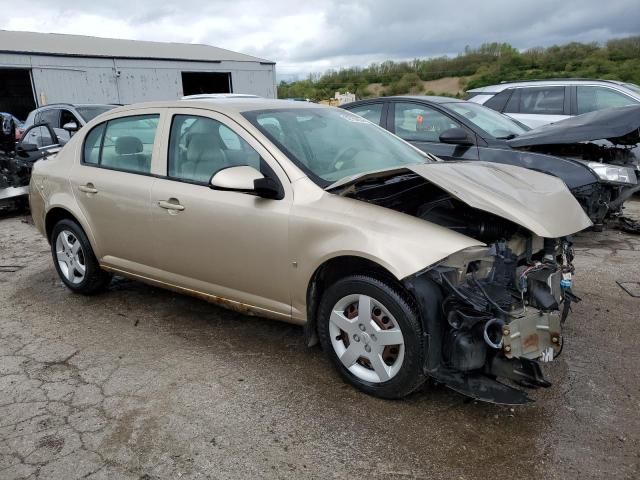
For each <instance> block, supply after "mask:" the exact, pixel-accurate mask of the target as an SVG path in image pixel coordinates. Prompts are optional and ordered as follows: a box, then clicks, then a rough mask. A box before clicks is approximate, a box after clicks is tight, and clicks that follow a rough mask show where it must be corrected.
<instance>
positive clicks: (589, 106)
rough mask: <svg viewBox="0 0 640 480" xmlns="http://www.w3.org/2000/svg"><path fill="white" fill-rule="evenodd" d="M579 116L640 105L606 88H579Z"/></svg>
mask: <svg viewBox="0 0 640 480" xmlns="http://www.w3.org/2000/svg"><path fill="white" fill-rule="evenodd" d="M577 90H578V115H580V114H582V113H587V112H593V111H596V110H602V109H603V108H613V107H624V106H626V105H633V104H635V103H638V102H637V101H635V100H634V99H633V98H631V97H628V96H626V95H625V94H623V93H620V92H616V91H615V90H612V89H610V88H605V87H583V86H579V87H578V89H577Z"/></svg>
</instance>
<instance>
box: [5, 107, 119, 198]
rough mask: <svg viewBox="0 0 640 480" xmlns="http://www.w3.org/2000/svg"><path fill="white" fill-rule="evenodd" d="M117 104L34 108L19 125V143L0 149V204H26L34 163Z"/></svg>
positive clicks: (17, 131)
mask: <svg viewBox="0 0 640 480" xmlns="http://www.w3.org/2000/svg"><path fill="white" fill-rule="evenodd" d="M116 107H117V105H115V104H71V103H53V104H49V105H46V106H43V107H39V108H37V109H35V110H33V111H31V112H30V113H29V115H28V117H27V119H26V120H25V122H24V123H22V122H20V126H19V127H16V140H17V141H18V143H17V144H15V142H14V144H13V145H12V147H13V148H9V147H7V148H5V149H1V148H0V203H2V205H4V206H5V207H10V208H16V207H17V208H22V207H24V206H26V203H27V202H26V196H27V195H28V185H29V179H30V177H31V169H32V168H33V164H34V162H36V161H38V160H40V159H42V158H44V157H45V156H47V155H49V154H51V153H55V152H57V151H58V150H60V148H61V147H62V146H63V145H64V144H65V143H67V142H68V141H69V139H70V138H71V136H73V135H74V133H75V132H77V131H78V129H80V128H81V127H82V126H84V125H86V123H87V122H88V121H90V120H91V119H93V118H95V117H97V116H98V115H100V114H102V113H105V112H108V111H109V110H111V109H113V108H116ZM14 122H15V119H14Z"/></svg>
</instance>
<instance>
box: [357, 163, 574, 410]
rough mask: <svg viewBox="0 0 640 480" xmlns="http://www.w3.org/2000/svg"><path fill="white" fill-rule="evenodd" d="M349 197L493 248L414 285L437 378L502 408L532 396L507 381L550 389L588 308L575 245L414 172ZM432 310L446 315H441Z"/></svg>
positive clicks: (469, 254) (445, 264)
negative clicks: (574, 310) (557, 361)
mask: <svg viewBox="0 0 640 480" xmlns="http://www.w3.org/2000/svg"><path fill="white" fill-rule="evenodd" d="M346 195H347V196H351V197H353V198H356V199H359V200H363V201H367V202H370V203H374V204H376V205H380V206H383V207H387V208H391V209H394V210H397V211H400V212H403V213H406V214H409V215H412V216H415V217H418V218H421V219H424V220H426V221H429V222H431V223H434V224H437V225H440V226H443V227H446V228H448V229H451V230H454V231H456V232H458V233H461V234H464V235H466V236H469V237H472V238H475V239H477V240H481V241H482V242H484V243H485V244H486V246H478V247H472V248H468V249H465V250H462V251H460V252H458V253H456V254H453V255H451V256H449V257H447V258H446V259H444V260H442V261H441V262H439V263H438V264H436V265H433V266H431V267H429V268H427V269H426V270H424V271H422V272H420V273H419V274H418V275H415V276H414V277H413V278H410V279H407V281H406V282H405V283H406V284H407V286H408V287H409V289H410V290H413V291H414V294H415V296H416V298H418V300H419V303H422V304H423V307H422V313H423V318H424V319H425V320H426V325H425V330H426V331H427V332H428V335H429V352H428V355H427V358H428V359H429V360H428V365H427V366H425V369H426V371H427V372H428V374H429V375H431V376H432V377H433V378H435V379H436V380H437V381H440V382H442V383H444V384H446V385H447V386H449V387H451V388H452V389H454V390H456V391H459V392H461V393H463V394H466V395H469V396H471V397H474V398H477V399H480V400H484V401H491V402H496V403H507V404H519V403H525V402H527V401H529V399H528V397H527V395H526V394H525V393H524V392H523V391H521V390H518V389H516V388H513V387H511V386H509V385H507V384H504V383H502V382H500V381H499V380H504V379H506V380H509V381H511V382H513V383H516V384H518V385H520V386H525V387H530V388H536V387H548V386H550V383H549V382H547V381H546V380H545V379H544V377H543V374H542V370H541V368H540V363H545V362H549V361H552V360H553V359H554V358H555V357H557V356H558V355H559V354H560V353H561V351H562V342H563V340H562V325H563V323H564V322H565V320H566V318H567V316H568V314H569V311H570V308H571V304H572V302H575V301H579V298H578V297H576V296H575V295H574V294H573V293H572V292H571V285H572V276H573V273H574V267H573V265H572V260H573V256H574V254H573V249H572V247H571V242H570V240H569V239H567V238H562V239H554V238H542V237H539V236H537V235H534V234H532V233H531V232H530V231H529V230H527V229H525V228H523V227H521V226H519V225H517V224H515V223H514V222H512V221H509V220H506V219H504V218H501V217H499V216H497V215H494V214H492V213H489V212H486V211H483V210H479V209H476V208H473V207H470V206H469V205H467V204H466V203H464V202H462V201H460V200H458V199H456V198H455V197H453V196H452V195H450V194H449V193H447V192H446V191H444V190H442V189H440V188H439V187H438V186H436V185H433V184H432V183H430V182H429V181H427V180H425V179H424V178H422V177H420V176H418V175H415V174H411V173H408V174H405V175H398V176H394V177H391V178H387V179H384V180H372V181H371V182H365V183H363V184H361V185H359V186H357V187H355V188H351V189H350V192H349V193H347V194H346ZM434 285H436V286H437V287H436V288H435V289H434V287H433V286H434ZM436 290H437V291H436ZM425 292H426V293H425ZM421 297H422V300H420V299H421ZM427 302H429V303H430V304H432V303H434V302H437V303H438V304H439V307H438V308H437V309H436V310H434V309H433V306H432V305H427Z"/></svg>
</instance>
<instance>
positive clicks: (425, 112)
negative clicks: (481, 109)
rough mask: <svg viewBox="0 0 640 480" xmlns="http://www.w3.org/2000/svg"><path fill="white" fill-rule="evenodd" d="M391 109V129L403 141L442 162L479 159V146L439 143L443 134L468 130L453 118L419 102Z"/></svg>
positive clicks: (393, 103)
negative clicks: (454, 130) (457, 129)
mask: <svg viewBox="0 0 640 480" xmlns="http://www.w3.org/2000/svg"><path fill="white" fill-rule="evenodd" d="M391 105H392V108H390V109H389V115H390V117H389V120H391V125H390V128H389V129H390V130H391V131H392V132H393V133H395V134H396V135H397V136H399V137H400V138H402V139H403V140H406V141H407V142H409V143H411V144H412V145H414V146H416V147H418V148H419V149H420V150H422V151H425V152H427V153H431V154H432V155H435V156H436V157H439V158H441V159H443V160H477V159H478V148H477V147H476V145H451V144H448V143H442V142H441V141H440V134H441V133H442V132H444V131H446V130H449V129H451V128H462V129H464V130H467V129H466V128H464V127H463V126H462V125H461V124H460V123H458V122H457V121H455V120H454V119H453V118H451V117H449V116H448V115H445V114H444V113H442V112H440V111H438V110H436V109H435V108H431V107H428V106H427V105H424V104H421V103H417V102H392V103H391ZM469 133H470V134H471V135H473V133H472V132H469ZM473 136H474V137H475V135H473Z"/></svg>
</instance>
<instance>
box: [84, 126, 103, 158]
mask: <svg viewBox="0 0 640 480" xmlns="http://www.w3.org/2000/svg"><path fill="white" fill-rule="evenodd" d="M105 125H106V124H104V123H103V124H100V125H98V126H97V127H95V128H94V129H93V130H91V131H90V132H89V134H88V135H87V137H86V138H85V140H84V151H83V155H82V161H83V162H84V163H88V164H90V165H97V164H98V162H99V161H100V145H101V144H102V135H103V134H104V127H105Z"/></svg>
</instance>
